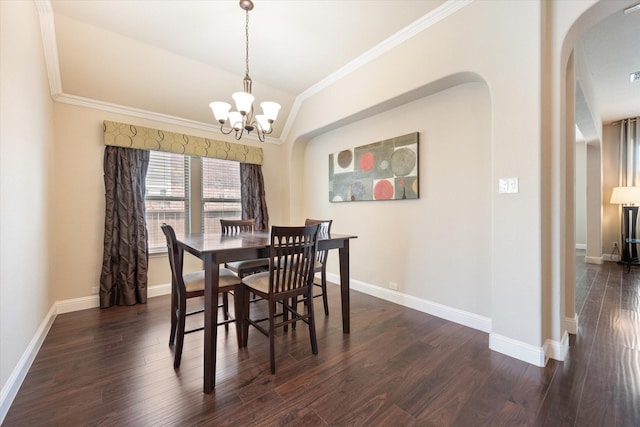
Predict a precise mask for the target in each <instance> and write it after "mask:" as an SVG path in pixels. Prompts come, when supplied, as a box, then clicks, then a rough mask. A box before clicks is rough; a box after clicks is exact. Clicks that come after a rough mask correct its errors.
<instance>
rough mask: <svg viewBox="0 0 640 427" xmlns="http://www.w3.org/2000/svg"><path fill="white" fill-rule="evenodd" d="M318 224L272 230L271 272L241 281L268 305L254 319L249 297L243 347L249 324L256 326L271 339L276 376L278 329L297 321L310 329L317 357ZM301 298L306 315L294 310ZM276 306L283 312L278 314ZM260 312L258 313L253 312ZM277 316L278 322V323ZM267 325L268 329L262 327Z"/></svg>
mask: <svg viewBox="0 0 640 427" xmlns="http://www.w3.org/2000/svg"><path fill="white" fill-rule="evenodd" d="M318 228H319V226H318V225H317V224H315V225H308V226H299V227H278V226H274V227H272V228H271V239H270V240H271V244H270V247H269V270H268V271H265V272H261V273H256V274H252V275H249V276H246V277H243V278H242V283H243V284H244V286H245V292H246V293H248V292H253V293H255V294H256V295H258V296H259V297H261V298H262V300H263V301H266V302H267V304H268V316H267V317H266V318H251V311H250V309H249V299H248V298H246V299H245V300H244V301H245V304H244V307H243V313H244V316H245V317H244V322H243V326H244V332H243V335H242V336H243V339H244V345H245V346H246V345H247V344H248V334H249V325H252V326H254V327H255V328H256V329H257V330H258V331H260V332H261V333H262V334H264V335H266V336H267V337H268V338H269V357H270V364H271V373H272V374H275V373H276V362H275V329H276V328H278V327H281V326H283V327H285V330H286V327H287V326H288V325H289V324H291V323H293V322H297V321H303V322H305V323H306V324H307V325H308V326H309V337H310V340H311V352H312V353H313V354H318V342H317V338H316V327H315V320H314V314H313V275H314V264H315V259H316V248H317V236H318ZM298 298H301V301H302V302H303V303H304V304H303V307H304V308H305V309H304V310H302V311H303V313H300V312H299V311H298V310H297V307H294V304H292V303H291V301H297V300H298ZM277 306H281V307H282V312H281V313H277V310H276V308H277ZM254 312H255V313H258V310H254ZM276 317H277V318H278V321H277V322H276ZM262 322H268V326H267V325H265V326H266V327H263V326H262V324H261V323H262Z"/></svg>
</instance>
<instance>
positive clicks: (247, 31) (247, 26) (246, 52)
mask: <svg viewBox="0 0 640 427" xmlns="http://www.w3.org/2000/svg"><path fill="white" fill-rule="evenodd" d="M245 12H246V16H247V17H246V20H245V26H244V34H245V40H246V43H245V52H244V53H245V74H246V75H247V76H249V11H248V10H247V11H245Z"/></svg>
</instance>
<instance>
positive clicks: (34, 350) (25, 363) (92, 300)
mask: <svg viewBox="0 0 640 427" xmlns="http://www.w3.org/2000/svg"><path fill="white" fill-rule="evenodd" d="M169 293H171V284H170V283H168V284H162V285H156V286H149V288H148V289H147V297H149V298H153V297H157V296H160V295H167V294H169ZM96 307H100V297H99V296H98V295H91V296H88V297H81V298H73V299H68V300H62V301H56V302H55V303H53V305H52V306H51V309H50V310H49V312H48V313H47V315H46V316H45V318H44V320H43V321H42V323H41V324H40V327H39V328H38V330H37V331H36V333H35V335H34V336H33V338H32V339H31V342H30V343H29V345H28V346H27V348H26V349H25V351H24V353H23V354H22V357H21V358H20V360H19V361H18V364H17V365H16V367H15V368H14V369H13V372H11V375H10V376H9V379H8V380H7V382H6V383H5V385H4V386H3V387H2V391H0V424H2V422H3V421H4V418H5V417H6V416H7V413H8V412H9V408H10V407H11V403H13V399H15V397H16V395H17V394H18V390H20V386H21V385H22V382H23V381H24V379H25V377H26V376H27V373H28V372H29V369H30V368H31V364H32V363H33V361H34V360H35V358H36V356H37V354H38V351H40V347H41V346H42V343H43V342H44V339H45V338H46V337H47V334H48V333H49V329H51V325H53V322H54V321H55V320H56V317H57V315H58V314H64V313H71V312H73V311H79V310H85V309H87V308H96Z"/></svg>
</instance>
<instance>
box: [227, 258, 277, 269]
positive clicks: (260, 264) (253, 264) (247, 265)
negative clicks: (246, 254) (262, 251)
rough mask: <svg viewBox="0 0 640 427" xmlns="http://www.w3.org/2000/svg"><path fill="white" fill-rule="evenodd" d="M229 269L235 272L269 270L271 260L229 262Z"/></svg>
mask: <svg viewBox="0 0 640 427" xmlns="http://www.w3.org/2000/svg"><path fill="white" fill-rule="evenodd" d="M227 267H228V268H231V269H233V270H235V271H239V270H250V269H256V268H269V258H258V259H248V260H244V261H233V262H228V263H227Z"/></svg>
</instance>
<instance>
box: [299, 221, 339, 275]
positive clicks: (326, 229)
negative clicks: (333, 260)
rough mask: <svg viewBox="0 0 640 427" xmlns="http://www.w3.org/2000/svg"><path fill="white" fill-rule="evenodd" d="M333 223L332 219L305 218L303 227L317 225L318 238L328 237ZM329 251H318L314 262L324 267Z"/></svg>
mask: <svg viewBox="0 0 640 427" xmlns="http://www.w3.org/2000/svg"><path fill="white" fill-rule="evenodd" d="M332 223H333V220H332V219H311V218H307V219H306V220H305V221H304V225H314V224H318V226H319V227H318V238H320V237H329V236H330V235H331V224H332ZM328 253H329V250H325V251H318V252H317V253H316V261H318V262H319V263H320V264H322V265H324V264H325V263H326V262H327V255H328Z"/></svg>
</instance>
